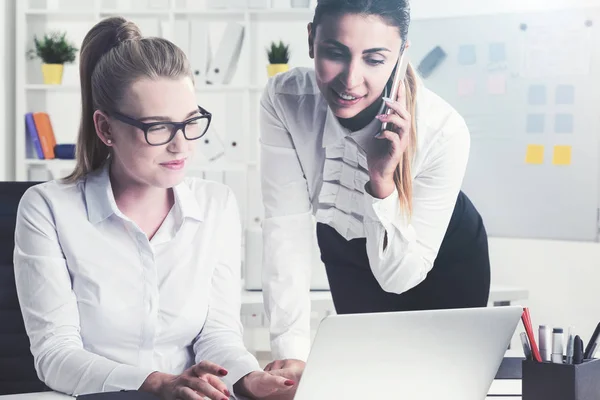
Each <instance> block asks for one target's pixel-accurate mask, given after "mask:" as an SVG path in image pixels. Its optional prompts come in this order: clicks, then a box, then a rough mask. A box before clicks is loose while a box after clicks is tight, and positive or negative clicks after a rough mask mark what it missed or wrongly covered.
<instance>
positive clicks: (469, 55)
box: [458, 44, 477, 65]
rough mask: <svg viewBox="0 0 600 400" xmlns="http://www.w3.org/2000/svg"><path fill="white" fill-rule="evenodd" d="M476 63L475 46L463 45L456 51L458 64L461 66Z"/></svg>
mask: <svg viewBox="0 0 600 400" xmlns="http://www.w3.org/2000/svg"><path fill="white" fill-rule="evenodd" d="M476 62H477V53H476V51H475V46H473V45H472V44H465V45H462V46H460V48H459V49H458V63H459V64H461V65H473V64H475V63H476Z"/></svg>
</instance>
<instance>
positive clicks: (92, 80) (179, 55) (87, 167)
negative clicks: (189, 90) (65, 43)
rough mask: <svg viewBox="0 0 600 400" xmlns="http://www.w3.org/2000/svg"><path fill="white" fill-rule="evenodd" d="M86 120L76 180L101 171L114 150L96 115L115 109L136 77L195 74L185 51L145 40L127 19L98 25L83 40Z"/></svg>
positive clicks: (82, 124)
mask: <svg viewBox="0 0 600 400" xmlns="http://www.w3.org/2000/svg"><path fill="white" fill-rule="evenodd" d="M79 77H80V82H81V122H80V126H79V134H78V138H77V148H76V159H77V161H76V166H75V170H74V171H73V172H72V173H71V174H70V175H69V176H68V177H66V178H65V179H66V181H67V182H74V181H76V180H77V179H79V178H81V177H84V176H85V175H86V174H88V173H89V172H91V171H93V170H95V169H97V168H99V167H100V166H101V165H102V164H103V163H104V162H105V161H106V160H107V159H108V157H109V154H110V151H109V148H108V147H107V146H106V145H105V144H104V143H103V142H102V141H101V140H100V138H99V137H98V135H97V134H96V128H95V126H94V119H93V117H94V112H95V111H96V110H102V111H104V112H110V111H115V110H116V109H117V108H118V104H119V102H120V101H121V100H122V99H123V97H124V96H125V92H126V90H127V89H128V88H129V87H130V86H131V84H133V83H134V82H135V81H136V80H137V79H139V78H141V77H147V78H150V79H156V78H158V77H167V78H179V77H189V78H190V79H192V81H193V74H192V70H191V67H190V64H189V61H188V59H187V57H186V55H185V53H184V52H183V51H182V50H181V49H180V48H178V47H177V46H176V45H174V44H173V43H171V42H170V41H168V40H165V39H162V38H157V37H142V34H141V32H140V29H139V28H138V27H137V25H136V24H134V23H133V22H131V21H128V20H126V19H125V18H123V17H110V18H106V19H104V20H102V21H100V22H98V23H97V24H96V25H95V26H94V27H92V29H91V30H90V31H89V32H88V33H87V35H86V36H85V38H84V39H83V43H82V46H81V52H80V61H79Z"/></svg>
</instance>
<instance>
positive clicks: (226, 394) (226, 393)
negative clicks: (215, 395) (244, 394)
mask: <svg viewBox="0 0 600 400" xmlns="http://www.w3.org/2000/svg"><path fill="white" fill-rule="evenodd" d="M225 396H227V397H231V393H229V390H227V389H225Z"/></svg>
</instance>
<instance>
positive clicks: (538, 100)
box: [527, 85, 546, 106]
mask: <svg viewBox="0 0 600 400" xmlns="http://www.w3.org/2000/svg"><path fill="white" fill-rule="evenodd" d="M527 101H528V103H529V104H531V105H534V106H539V105H541V104H546V86H544V85H531V86H529V93H528V94H527Z"/></svg>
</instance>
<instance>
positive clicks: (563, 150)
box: [552, 146, 571, 165]
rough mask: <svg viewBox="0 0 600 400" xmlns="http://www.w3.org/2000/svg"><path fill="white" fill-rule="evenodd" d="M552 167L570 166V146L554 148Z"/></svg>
mask: <svg viewBox="0 0 600 400" xmlns="http://www.w3.org/2000/svg"><path fill="white" fill-rule="evenodd" d="M552 164H554V165H571V146H554V156H553V157H552Z"/></svg>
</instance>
